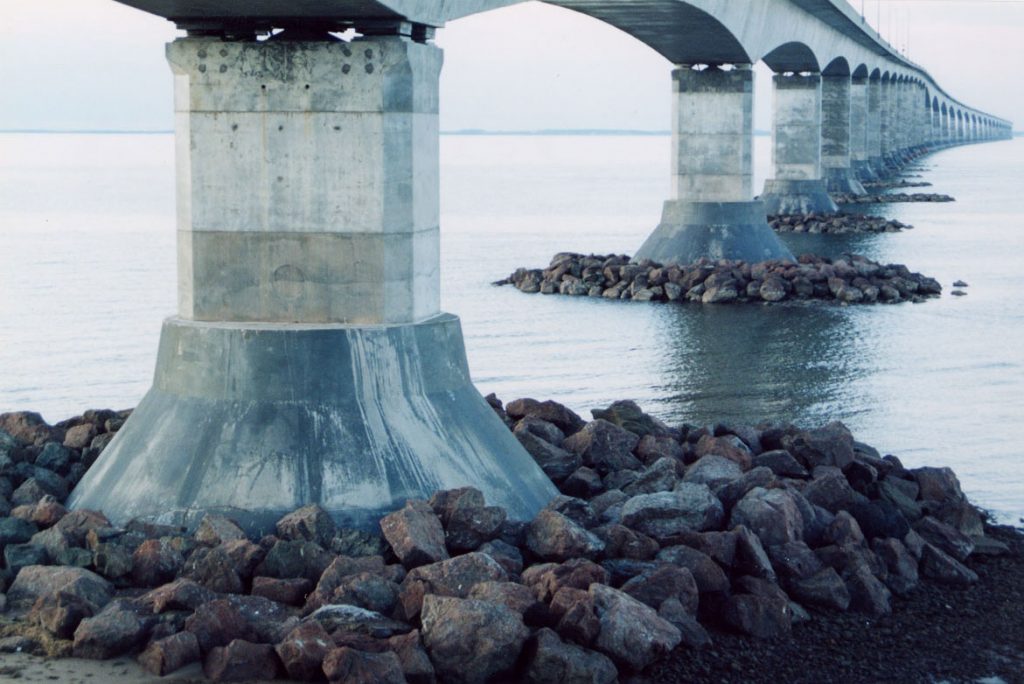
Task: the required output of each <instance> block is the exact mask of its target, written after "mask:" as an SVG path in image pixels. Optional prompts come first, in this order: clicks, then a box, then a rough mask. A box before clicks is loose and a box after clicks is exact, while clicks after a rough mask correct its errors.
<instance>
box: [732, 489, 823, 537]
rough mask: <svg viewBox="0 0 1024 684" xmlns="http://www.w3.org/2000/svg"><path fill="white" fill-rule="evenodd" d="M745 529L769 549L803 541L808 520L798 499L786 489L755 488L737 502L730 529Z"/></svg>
mask: <svg viewBox="0 0 1024 684" xmlns="http://www.w3.org/2000/svg"><path fill="white" fill-rule="evenodd" d="M737 525H743V526H744V527H746V528H748V529H749V530H750V531H751V532H753V533H754V534H756V535H757V537H758V538H759V539H760V540H761V543H762V544H764V545H765V546H774V545H776V544H785V543H786V542H791V541H800V540H802V539H803V536H804V519H803V516H802V515H801V513H800V508H799V505H798V503H797V501H796V497H795V495H794V494H792V493H791V492H789V491H787V490H785V489H764V488H763V487H755V488H754V489H752V490H750V491H749V492H747V494H746V495H745V496H744V497H743V498H742V499H740V500H739V502H737V504H736V505H735V506H734V507H733V509H732V514H731V516H730V518H729V526H730V527H735V526H737Z"/></svg>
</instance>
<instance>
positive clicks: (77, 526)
mask: <svg viewBox="0 0 1024 684" xmlns="http://www.w3.org/2000/svg"><path fill="white" fill-rule="evenodd" d="M110 526H111V525H110V521H109V520H107V518H106V516H105V515H103V514H102V513H97V512H96V511H89V510H77V511H71V512H70V513H68V514H67V515H65V516H64V517H63V518H61V519H60V522H58V523H57V524H56V525H54V526H53V528H52V529H54V530H57V531H59V532H60V533H61V534H63V535H64V537H65V538H66V539H67V542H68V544H70V545H71V546H82V547H84V546H85V545H86V538H87V536H88V534H89V532H90V530H99V529H103V528H109V527H110Z"/></svg>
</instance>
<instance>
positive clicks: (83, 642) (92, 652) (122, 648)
mask: <svg viewBox="0 0 1024 684" xmlns="http://www.w3.org/2000/svg"><path fill="white" fill-rule="evenodd" d="M151 628H152V620H143V619H142V618H140V617H139V616H138V614H137V613H136V612H135V611H134V610H131V609H130V608H129V607H127V606H123V605H120V604H119V602H118V601H115V602H114V603H111V604H109V605H108V606H107V607H106V608H104V609H103V610H102V611H101V612H100V613H99V614H98V615H97V616H96V617H92V618H87V619H85V620H82V622H81V624H79V625H78V629H76V630H75V639H74V646H73V650H72V652H73V653H74V655H75V657H76V658H90V659H93V660H106V659H107V658H113V657H115V656H119V655H121V654H122V653H127V652H128V651H131V650H134V649H135V648H137V647H138V646H141V645H142V644H143V643H145V641H146V638H147V637H148V636H149V630H150V629H151Z"/></svg>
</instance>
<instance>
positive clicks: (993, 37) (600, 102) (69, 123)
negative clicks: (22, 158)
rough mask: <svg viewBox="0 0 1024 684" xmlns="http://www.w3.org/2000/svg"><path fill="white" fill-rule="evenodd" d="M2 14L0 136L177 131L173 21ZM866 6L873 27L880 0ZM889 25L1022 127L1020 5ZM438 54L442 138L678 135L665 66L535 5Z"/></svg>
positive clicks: (99, 13)
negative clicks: (558, 131) (604, 132)
mask: <svg viewBox="0 0 1024 684" xmlns="http://www.w3.org/2000/svg"><path fill="white" fill-rule="evenodd" d="M737 1H741V0H737ZM2 3H3V9H2V12H0V83H3V85H4V87H3V89H2V90H0V129H3V128H7V129H10V128H21V129H131V130H136V129H141V130H168V129H170V128H171V127H172V123H171V121H172V118H171V77H170V70H169V68H168V67H167V64H166V63H165V61H164V56H163V54H164V53H163V45H162V44H163V43H165V42H167V41H169V40H171V39H173V38H174V37H175V36H176V35H177V32H176V31H175V29H174V27H173V26H172V25H171V24H169V23H168V22H166V21H164V20H162V19H159V18H157V17H153V16H150V15H147V14H144V13H142V12H139V11H137V10H134V9H131V8H128V7H125V6H122V5H119V4H117V3H115V2H113V1H112V0H2ZM853 4H854V7H856V8H857V9H859V8H860V6H861V2H860V0H855V2H854V3H853ZM864 6H865V10H866V12H865V13H866V15H867V17H868V20H869V21H870V22H871V23H872V24H875V23H876V21H877V18H878V8H879V0H866V1H865V3H864ZM881 20H882V29H883V33H884V34H885V35H887V37H889V39H890V41H891V42H893V43H894V44H897V45H905V44H907V43H909V56H910V58H911V59H913V60H915V61H916V62H918V63H919V64H921V65H923V66H924V67H925V68H927V69H928V70H929V71H930V72H931V73H932V75H933V76H934V77H935V78H936V80H938V82H939V83H940V84H941V85H942V86H943V87H944V88H945V89H946V91H947V92H949V93H950V94H951V95H953V96H954V97H956V98H958V99H960V100H961V101H963V102H965V103H967V104H969V105H972V106H975V107H977V108H979V109H982V110H986V111H989V112H991V113H993V114H996V115H998V116H1004V117H1008V118H1011V119H1013V120H1014V121H1015V123H1016V127H1017V128H1018V129H1020V128H1024V87H1022V81H1024V1H1021V0H884V2H882V3H881ZM437 43H438V44H439V45H441V46H442V47H444V48H445V67H444V70H443V72H442V78H441V89H442V97H441V126H442V129H445V130H452V129H461V128H486V129H500V130H510V129H538V128H633V129H646V130H665V129H667V128H668V125H669V123H668V122H669V108H670V98H669V88H670V84H669V71H670V65H669V64H668V62H666V61H665V60H664V59H663V58H662V57H660V56H659V55H657V54H655V53H654V52H653V51H651V50H650V49H649V48H647V47H646V46H644V45H642V44H641V43H639V42H638V41H636V40H634V39H632V38H630V37H629V36H627V35H625V34H624V33H621V32H619V31H618V30H616V29H614V28H611V27H609V26H606V25H604V24H601V23H600V22H598V21H596V20H593V19H590V18H588V17H584V16H582V15H579V14H576V13H573V12H570V11H568V10H564V9H561V8H557V7H552V6H548V5H542V4H537V3H527V4H524V5H519V6H515V7H510V8H506V9H502V10H497V11H494V12H489V13H486V14H482V15H477V16H474V17H468V18H466V19H462V20H459V21H457V22H453V23H452V24H450V25H449V26H448V27H447V28H445V29H443V30H441V31H439V32H438V38H437ZM769 75H770V74H768V73H767V71H766V70H765V69H759V71H758V79H759V80H758V86H757V87H758V92H759V97H758V110H757V115H756V125H757V126H758V127H759V128H762V129H764V128H768V127H769V126H770V120H769V114H768V110H769V108H768V107H767V104H766V103H767V102H768V97H769V94H768V91H769V89H770V84H769V82H768V76H769Z"/></svg>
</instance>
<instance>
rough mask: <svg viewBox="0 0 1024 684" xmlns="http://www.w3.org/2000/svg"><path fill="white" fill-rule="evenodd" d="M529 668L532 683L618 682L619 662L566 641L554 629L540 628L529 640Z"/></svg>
mask: <svg viewBox="0 0 1024 684" xmlns="http://www.w3.org/2000/svg"><path fill="white" fill-rule="evenodd" d="M525 654H526V663H527V665H526V671H525V673H524V675H523V681H525V682H528V683H529V684H614V683H615V682H617V681H618V676H619V674H618V670H616V669H615V664H614V663H612V661H611V660H610V659H609V658H608V657H607V656H605V655H602V654H601V653H595V652H594V651H590V650H587V649H585V648H581V647H580V646H577V645H575V644H572V643H567V642H564V641H562V639H561V638H560V637H559V636H558V634H557V633H556V632H555V631H554V630H551V629H548V628H544V629H541V630H540V631H538V632H537V633H536V634H535V635H534V636H533V637H532V638H531V639H530V641H529V642H528V643H527V645H526V649H525Z"/></svg>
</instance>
